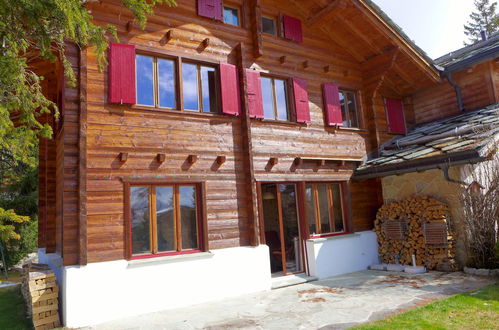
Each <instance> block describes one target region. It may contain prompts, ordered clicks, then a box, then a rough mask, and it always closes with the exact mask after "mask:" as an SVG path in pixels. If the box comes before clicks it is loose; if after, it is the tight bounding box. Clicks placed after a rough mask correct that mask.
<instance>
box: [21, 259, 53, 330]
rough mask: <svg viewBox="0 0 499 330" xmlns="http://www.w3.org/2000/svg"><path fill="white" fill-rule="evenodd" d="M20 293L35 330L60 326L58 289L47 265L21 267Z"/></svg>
mask: <svg viewBox="0 0 499 330" xmlns="http://www.w3.org/2000/svg"><path fill="white" fill-rule="evenodd" d="M22 292H23V296H24V299H25V300H26V305H27V309H28V316H29V317H30V318H31V319H32V320H33V326H34V328H35V330H40V329H53V328H57V327H59V326H60V320H59V299H58V298H59V288H58V286H57V282H56V277H55V274H54V272H53V271H52V270H51V269H50V268H49V267H48V266H47V265H42V264H33V263H29V264H26V265H24V266H23V282H22Z"/></svg>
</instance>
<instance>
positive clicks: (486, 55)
mask: <svg viewBox="0 0 499 330" xmlns="http://www.w3.org/2000/svg"><path fill="white" fill-rule="evenodd" d="M498 56H499V46H498V47H494V48H492V49H489V50H487V51H485V52H483V53H480V54H477V55H475V56H472V57H470V58H467V59H465V60H462V61H459V62H458V63H456V64H451V65H449V66H447V67H445V70H444V71H445V72H455V71H458V70H462V69H467V68H469V67H471V66H473V65H475V64H478V63H481V62H485V61H487V60H490V59H494V58H496V57H498Z"/></svg>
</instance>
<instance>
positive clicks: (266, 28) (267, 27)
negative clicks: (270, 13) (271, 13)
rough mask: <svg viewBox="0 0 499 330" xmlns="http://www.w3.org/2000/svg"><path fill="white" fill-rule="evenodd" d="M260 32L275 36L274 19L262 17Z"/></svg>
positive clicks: (275, 25) (275, 26)
mask: <svg viewBox="0 0 499 330" xmlns="http://www.w3.org/2000/svg"><path fill="white" fill-rule="evenodd" d="M262 32H263V33H268V34H272V35H277V24H276V19H275V18H272V17H267V16H262Z"/></svg>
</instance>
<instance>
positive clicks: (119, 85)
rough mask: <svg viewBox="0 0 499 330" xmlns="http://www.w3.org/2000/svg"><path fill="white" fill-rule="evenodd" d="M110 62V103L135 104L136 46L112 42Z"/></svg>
mask: <svg viewBox="0 0 499 330" xmlns="http://www.w3.org/2000/svg"><path fill="white" fill-rule="evenodd" d="M108 62H109V68H108V70H109V77H108V82H109V87H108V101H109V103H117V104H135V103H136V90H135V46H134V45H127V44H118V43H113V42H112V43H111V44H110V46H109V61H108Z"/></svg>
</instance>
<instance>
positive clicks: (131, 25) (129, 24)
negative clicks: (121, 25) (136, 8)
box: [126, 21, 134, 33]
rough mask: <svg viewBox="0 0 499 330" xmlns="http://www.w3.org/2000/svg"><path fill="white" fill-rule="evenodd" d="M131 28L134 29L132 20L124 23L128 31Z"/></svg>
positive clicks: (130, 30)
mask: <svg viewBox="0 0 499 330" xmlns="http://www.w3.org/2000/svg"><path fill="white" fill-rule="evenodd" d="M133 29H134V23H133V21H128V23H126V31H127V32H128V33H130V32H132V31H133Z"/></svg>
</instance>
